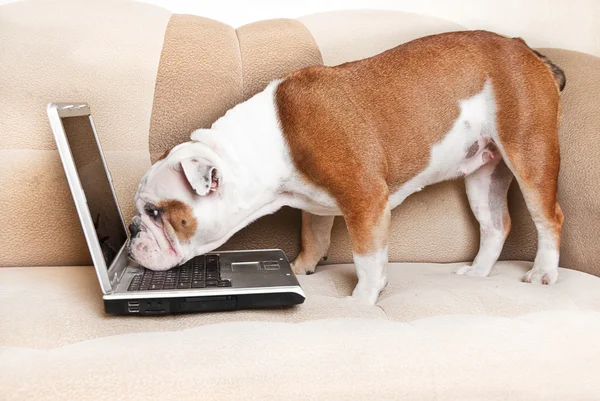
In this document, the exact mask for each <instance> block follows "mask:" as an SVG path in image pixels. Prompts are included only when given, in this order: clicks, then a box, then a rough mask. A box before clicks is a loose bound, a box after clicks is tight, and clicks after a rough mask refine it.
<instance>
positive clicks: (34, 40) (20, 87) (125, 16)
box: [0, 0, 170, 266]
mask: <svg viewBox="0 0 600 401" xmlns="http://www.w3.org/2000/svg"><path fill="white" fill-rule="evenodd" d="M169 17H170V12H168V11H166V10H164V9H161V8H158V7H154V6H149V5H146V4H141V3H136V2H127V1H117V0H108V1H95V2H89V1H85V2H82V1H77V0H61V1H52V2H48V1H24V2H16V3H12V4H7V5H3V6H2V7H0V59H1V60H2V61H1V62H0V88H2V89H1V90H0V110H1V114H2V116H1V118H0V163H2V171H1V172H0V188H2V190H0V205H1V206H2V208H1V211H0V217H1V218H2V224H1V225H0V244H2V252H0V266H22V265H54V264H87V263H90V260H89V258H88V256H87V248H86V247H85V242H84V240H83V234H82V231H81V228H80V225H79V219H78V218H77V214H76V212H75V208H74V206H73V201H72V199H71V195H70V192H69V188H68V186H67V181H66V179H65V173H64V171H63V169H62V166H61V165H60V161H59V157H58V154H57V152H56V150H55V149H56V147H55V144H54V138H53V137H52V132H51V130H50V125H49V123H48V117H47V115H46V105H47V104H48V103H49V102H55V101H66V102H68V101H73V102H82V101H83V102H88V103H89V104H90V107H91V110H92V113H93V115H94V120H95V123H96V127H97V129H98V134H99V137H100V141H101V143H102V145H103V148H104V151H105V153H106V158H107V162H108V165H109V168H110V169H111V170H113V171H115V173H116V174H114V177H115V185H116V191H117V196H118V197H119V199H120V200H121V206H122V208H123V209H124V212H126V213H125V215H126V216H127V217H129V216H130V213H131V203H132V202H131V196H132V193H133V192H131V189H132V188H134V187H135V186H137V183H138V182H139V179H140V178H141V175H142V174H143V172H144V171H145V170H147V169H148V168H149V167H150V157H149V154H148V128H149V123H150V114H151V110H152V94H153V92H154V81H155V78H156V73H157V70H158V61H159V56H160V51H161V46H162V41H163V37H164V31H165V27H166V25H167V22H168V19H169ZM140 152H142V154H141V153H140ZM115 160H119V162H118V163H116V164H115ZM128 215H129V216H128Z"/></svg>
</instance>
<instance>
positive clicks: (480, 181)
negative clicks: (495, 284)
mask: <svg viewBox="0 0 600 401" xmlns="http://www.w3.org/2000/svg"><path fill="white" fill-rule="evenodd" d="M498 161H499V160H497V162H496V163H491V164H488V165H486V166H483V167H482V168H480V169H479V170H478V171H476V172H475V173H474V174H473V175H470V176H468V177H467V178H466V180H465V181H466V189H467V196H468V198H469V203H470V205H471V210H472V211H473V214H474V215H475V217H476V218H477V220H478V221H479V225H480V240H479V252H478V253H477V256H476V257H475V260H474V261H473V264H472V265H470V266H463V267H459V268H458V269H456V270H455V273H456V274H459V275H467V276H479V277H487V276H489V274H490V272H491V271H492V267H493V266H494V264H495V263H496V261H497V260H498V257H499V256H500V252H501V251H502V247H503V246H504V240H505V228H504V226H503V212H504V210H503V209H502V210H491V209H490V187H491V185H492V178H491V177H492V174H493V172H494V169H495V168H496V166H497V165H498ZM495 185H506V186H508V185H510V180H509V181H506V184H504V182H502V183H500V182H498V183H496V184H495ZM504 202H506V199H504ZM494 214H497V216H494ZM494 218H496V219H497V220H498V221H499V222H500V223H501V224H500V225H499V226H498V227H496V226H495V225H494V223H493V221H494Z"/></svg>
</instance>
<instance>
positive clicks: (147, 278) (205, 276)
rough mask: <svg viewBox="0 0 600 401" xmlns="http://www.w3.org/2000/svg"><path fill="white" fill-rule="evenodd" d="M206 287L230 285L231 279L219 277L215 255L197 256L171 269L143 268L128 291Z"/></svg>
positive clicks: (217, 258)
mask: <svg viewBox="0 0 600 401" xmlns="http://www.w3.org/2000/svg"><path fill="white" fill-rule="evenodd" d="M206 287H231V281H229V280H226V279H221V268H220V265H219V257H218V256H217V255H207V256H206V257H205V256H197V257H195V258H194V259H192V260H190V261H188V262H186V263H185V264H183V265H181V266H178V267H174V268H172V269H171V270H165V271H152V270H148V269H144V273H140V274H137V275H135V276H134V277H133V279H132V280H131V283H130V284H129V288H128V291H152V290H187V289H190V288H206Z"/></svg>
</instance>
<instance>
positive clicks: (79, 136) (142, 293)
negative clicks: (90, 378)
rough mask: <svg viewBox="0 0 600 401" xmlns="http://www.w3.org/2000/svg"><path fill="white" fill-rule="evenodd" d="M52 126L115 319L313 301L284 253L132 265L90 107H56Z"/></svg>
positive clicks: (108, 309)
mask: <svg viewBox="0 0 600 401" xmlns="http://www.w3.org/2000/svg"><path fill="white" fill-rule="evenodd" d="M47 112H48V118H49V119H50V125H51V127H52V132H53V133H54V139H55V140H56V146H57V148H58V151H59V153H60V158H61V160H62V164H63V167H64V169H65V173H66V176H67V181H68V182H69V187H70V188H71V193H72V195H73V200H74V201H75V206H76V208H77V213H78V214H79V219H80V221H81V226H82V228H83V233H84V235H85V239H86V242H87V246H88V248H89V251H90V254H91V257H92V261H93V263H94V268H95V269H96V274H97V276H98V281H99V282H100V287H101V289H102V292H103V294H104V295H103V298H104V309H105V311H106V313H109V314H133V315H160V314H170V313H185V312H207V311H223V310H235V309H246V308H272V307H288V306H292V305H297V304H301V303H303V302H304V299H305V295H304V292H303V291H302V288H301V287H300V284H299V283H298V280H297V278H296V276H295V275H294V273H293V272H292V269H291V267H290V263H289V261H288V259H287V257H286V255H285V253H284V252H283V251H282V250H280V249H265V250H250V251H224V252H212V253H208V254H206V255H201V256H197V257H195V258H193V259H191V260H189V261H187V262H186V263H184V264H183V265H181V266H177V267H174V268H172V269H170V270H167V271H152V270H148V269H145V268H144V267H143V266H140V265H139V264H137V263H135V262H134V261H132V260H130V259H128V257H127V245H128V241H129V237H128V235H129V234H128V232H127V230H126V229H125V222H124V221H123V216H122V214H121V210H120V208H119V205H118V203H117V197H116V195H115V191H114V188H113V184H112V177H111V175H110V172H109V170H108V168H107V166H106V161H105V159H104V155H103V153H102V148H101V146H100V142H99V140H98V136H97V134H96V129H95V127H94V122H93V119H92V115H91V112H90V107H89V105H88V104H86V103H51V104H49V105H48V107H47Z"/></svg>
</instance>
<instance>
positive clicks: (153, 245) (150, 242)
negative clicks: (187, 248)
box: [127, 216, 181, 270]
mask: <svg viewBox="0 0 600 401" xmlns="http://www.w3.org/2000/svg"><path fill="white" fill-rule="evenodd" d="M132 225H133V226H134V227H135V236H133V235H132V236H131V238H130V240H129V243H128V250H127V252H128V256H129V258H130V259H132V260H133V261H135V262H136V263H139V264H140V265H142V266H144V267H146V268H148V269H150V270H167V269H170V268H172V267H175V266H177V265H178V264H179V262H180V261H181V252H178V244H177V243H175V242H174V240H173V239H171V238H170V237H169V235H168V234H167V232H166V230H165V228H164V227H160V226H158V225H156V224H154V223H153V222H144V221H142V219H141V218H140V217H139V216H136V218H134V220H133V222H132Z"/></svg>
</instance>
